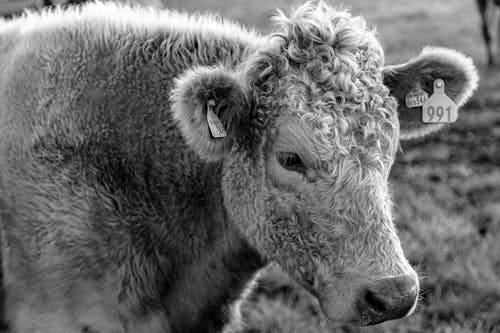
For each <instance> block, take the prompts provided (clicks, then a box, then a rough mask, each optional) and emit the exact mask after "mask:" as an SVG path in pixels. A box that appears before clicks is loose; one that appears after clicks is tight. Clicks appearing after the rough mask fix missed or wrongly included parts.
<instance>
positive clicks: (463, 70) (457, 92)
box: [384, 47, 479, 140]
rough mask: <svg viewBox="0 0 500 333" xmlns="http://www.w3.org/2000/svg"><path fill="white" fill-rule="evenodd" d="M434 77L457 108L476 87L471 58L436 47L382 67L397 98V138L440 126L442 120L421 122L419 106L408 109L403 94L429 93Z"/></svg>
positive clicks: (426, 131)
mask: <svg viewBox="0 0 500 333" xmlns="http://www.w3.org/2000/svg"><path fill="white" fill-rule="evenodd" d="M436 79H442V80H443V81H444V83H445V93H446V94H447V95H448V97H449V98H451V99H452V100H453V101H455V103H456V104H457V106H458V107H460V106H462V105H463V104H464V103H465V102H466V101H467V99H469V97H470V96H471V95H472V93H473V92H474V90H475V89H476V88H477V82H478V79H479V77H478V74H477V70H476V68H475V67H474V64H473V63H472V59H470V58H469V57H466V56H465V55H463V54H461V53H459V52H457V51H454V50H450V49H446V48H437V47H427V48H424V50H423V51H422V53H421V54H420V55H419V56H418V57H416V58H415V59H412V60H410V61H409V62H407V63H404V64H401V65H396V66H387V67H386V68H385V69H384V84H385V85H386V86H387V87H388V88H389V89H390V91H391V94H392V95H393V96H394V97H395V98H396V99H397V101H398V117H399V124H400V128H401V132H400V133H401V137H400V138H401V140H404V139H409V138H414V137H418V136H422V135H426V134H428V133H431V132H434V131H436V130H438V129H440V128H441V127H442V126H443V124H442V123H433V124H425V123H423V122H422V107H421V106H420V107H415V108H410V107H407V106H406V104H405V98H406V95H408V94H409V93H410V92H412V91H415V90H417V89H422V90H424V91H425V92H426V93H427V94H428V96H431V95H432V93H433V87H434V81H435V80H436Z"/></svg>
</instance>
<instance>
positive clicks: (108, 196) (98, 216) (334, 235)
mask: <svg viewBox="0 0 500 333" xmlns="http://www.w3.org/2000/svg"><path fill="white" fill-rule="evenodd" d="M274 21H275V28H274V32H272V33H271V34H270V35H261V34H259V33H257V32H255V31H253V30H250V29H248V28H245V27H242V26H241V25H239V24H237V23H234V22H230V21H228V20H225V19H222V18H219V17H217V16H213V15H200V14H198V15H188V14H185V13H178V12H175V11H168V10H153V9H141V8H138V7H130V6H128V5H120V4H116V3H104V2H96V3H89V4H86V5H83V6H82V7H80V8H79V9H72V8H68V9H66V10H63V9H55V10H52V11H47V12H43V13H38V14H37V13H29V14H27V15H25V16H23V17H21V18H18V19H16V20H14V21H11V22H7V23H4V24H3V25H1V26H0V38H1V49H0V71H1V74H0V77H1V79H0V99H1V101H2V103H1V104H0V222H1V245H2V249H1V250H2V268H3V284H4V288H5V293H6V299H5V309H6V320H7V322H8V324H9V325H10V329H11V330H12V332H51V333H54V332H66V333H70V332H148V333H155V332H225V333H230V332H280V331H281V332H328V331H329V330H331V329H332V327H334V325H336V324H335V323H349V324H354V325H360V326H364V325H373V324H377V323H380V322H383V321H386V320H393V319H397V318H402V317H405V316H408V315H409V314H410V313H412V311H413V310H414V309H415V306H416V303H417V298H418V294H419V280H418V276H417V274H416V272H415V270H414V269H413V268H412V266H411V265H410V263H409V262H408V260H407V259H406V258H405V255H404V253H403V249H402V247H401V244H400V240H399V239H398V236H397V232H396V229H395V226H394V224H393V218H392V211H391V207H392V203H391V190H390V188H389V181H388V177H389V172H390V169H391V166H392V164H393V163H394V160H395V156H396V153H397V151H398V147H399V142H400V140H406V139H410V138H414V137H418V136H423V135H426V134H428V133H431V132H434V131H436V130H438V129H439V128H441V127H442V125H443V124H438V123H436V124H424V123H423V122H422V121H421V112H422V111H421V110H422V108H421V107H411V108H410V107H407V106H406V104H405V102H404V100H405V96H406V95H407V94H408V93H409V92H411V91H414V90H415V89H422V90H424V91H426V92H427V93H428V94H429V95H431V94H432V92H433V83H434V81H436V80H437V79H442V80H443V82H444V83H445V93H446V94H447V95H448V96H449V97H450V98H451V99H452V100H453V101H454V102H455V103H457V105H458V106H461V105H463V104H464V102H465V101H466V100H467V99H468V98H469V97H470V96H471V94H472V92H473V91H474V89H475V88H476V85H477V80H478V77H477V72H476V69H475V67H474V65H473V63H472V61H471V59H470V58H468V57H466V56H464V55H463V54H461V53H459V52H457V51H454V50H449V49H444V48H431V47H427V48H425V49H424V50H423V51H422V52H421V54H420V55H418V56H416V57H415V58H413V59H411V60H409V61H408V62H406V63H402V64H397V65H391V66H386V65H385V64H384V57H385V56H384V53H383V50H382V47H381V44H380V42H379V41H378V40H377V38H376V33H375V31H374V30H373V29H372V28H369V27H368V25H367V23H366V22H365V20H364V19H363V18H361V17H356V16H353V15H352V14H350V13H349V12H345V11H340V10H336V9H334V8H333V7H332V6H331V5H329V4H327V3H325V2H307V3H305V4H303V5H301V6H299V7H298V8H296V9H295V10H294V11H291V12H290V14H285V13H283V12H281V11H279V12H278V14H277V15H276V16H275V17H274Z"/></svg>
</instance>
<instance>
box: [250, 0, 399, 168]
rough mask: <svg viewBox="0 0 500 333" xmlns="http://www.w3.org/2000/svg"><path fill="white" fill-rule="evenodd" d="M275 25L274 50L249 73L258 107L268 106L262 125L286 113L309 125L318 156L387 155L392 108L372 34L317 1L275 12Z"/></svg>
mask: <svg viewBox="0 0 500 333" xmlns="http://www.w3.org/2000/svg"><path fill="white" fill-rule="evenodd" d="M273 20H274V21H275V22H276V25H277V28H278V29H277V30H278V31H277V32H275V33H274V34H273V35H272V41H273V43H272V44H273V47H272V48H270V49H268V50H265V51H262V52H260V53H259V54H258V55H256V57H255V58H254V59H253V61H252V62H251V63H250V68H249V73H250V77H251V80H250V81H251V85H253V86H254V87H256V88H258V89H256V90H255V91H254V94H256V96H255V97H256V101H257V103H259V104H261V105H263V106H265V108H267V110H258V111H257V112H258V115H257V117H258V119H259V120H260V121H261V123H265V122H267V121H268V120H269V119H271V118H273V117H276V116H278V115H279V114H281V113H282V110H287V111H286V112H292V113H295V114H298V115H299V116H300V117H301V119H302V120H304V121H305V122H306V123H307V124H308V126H310V127H312V130H313V135H314V136H315V137H316V138H317V139H316V141H317V145H316V147H315V148H316V149H318V150H321V151H323V152H327V151H330V152H333V151H334V152H337V154H341V155H344V156H346V155H349V154H351V153H352V149H353V148H355V149H356V151H357V152H361V156H364V158H363V159H364V160H379V159H380V158H374V157H373V156H372V157H371V158H369V157H368V155H372V153H375V152H374V151H373V150H371V149H370V147H375V146H377V147H380V146H382V147H383V148H382V150H384V151H386V150H387V149H389V150H392V148H391V147H392V146H393V144H394V138H395V135H396V132H397V130H396V128H395V124H394V121H393V120H391V118H393V116H394V111H395V104H394V103H395V102H394V100H393V99H392V98H391V97H390V96H389V91H388V89H387V88H386V87H385V86H384V84H383V80H382V69H383V66H384V52H383V50H382V47H381V45H380V43H379V41H378V40H377V39H376V33H375V31H374V29H370V28H368V26H367V23H366V21H365V20H364V19H363V18H361V17H355V16H352V15H351V14H350V13H349V12H346V11H337V10H335V9H334V8H332V7H331V6H330V5H329V4H327V3H325V2H322V1H319V2H306V3H305V4H303V5H301V6H300V7H299V8H297V9H296V10H295V11H293V13H292V14H291V15H290V16H287V15H285V14H284V13H283V12H281V11H278V14H277V15H276V16H275V17H274V18H273ZM278 96H281V97H278ZM369 150H371V152H369ZM367 154H368V155H367ZM323 155H328V154H323ZM357 155H359V154H357ZM363 164H364V163H363ZM376 164H377V163H376Z"/></svg>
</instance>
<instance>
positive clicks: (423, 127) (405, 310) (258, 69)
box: [172, 3, 477, 325]
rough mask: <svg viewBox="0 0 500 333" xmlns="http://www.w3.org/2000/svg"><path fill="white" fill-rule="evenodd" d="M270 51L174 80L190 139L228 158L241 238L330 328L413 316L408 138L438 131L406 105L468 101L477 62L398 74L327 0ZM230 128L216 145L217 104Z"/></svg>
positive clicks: (435, 58)
mask: <svg viewBox="0 0 500 333" xmlns="http://www.w3.org/2000/svg"><path fill="white" fill-rule="evenodd" d="M275 19H276V21H277V32H276V33H275V34H274V35H273V37H271V38H270V45H269V47H268V48H267V49H265V50H259V51H257V52H256V53H255V54H254V55H253V56H251V57H249V58H248V60H246V62H245V63H243V64H242V65H241V67H239V68H237V69H227V68H224V67H222V66H221V67H215V68H197V69H194V70H192V71H190V72H188V73H185V74H184V75H183V76H182V77H181V78H180V79H179V80H178V82H177V88H176V90H175V91H174V95H173V101H174V104H173V108H172V110H173V113H174V117H175V118H176V119H177V120H178V121H179V126H180V128H181V131H182V133H183V135H184V136H185V139H186V141H187V143H188V144H189V145H190V146H191V147H192V148H193V149H194V150H195V151H196V152H197V153H198V155H199V156H200V157H202V158H203V159H205V160H207V161H220V160H222V162H223V180H222V186H223V190H224V200H225V206H226V210H227V212H228V215H229V216H230V217H231V218H232V219H233V220H234V221H235V223H237V224H238V227H239V230H240V231H241V233H242V234H243V235H244V236H245V237H246V238H247V239H248V240H249V242H250V243H251V244H252V245H253V246H254V247H255V248H256V249H258V250H259V251H260V252H261V253H262V254H263V255H264V256H265V257H266V258H268V259H269V260H272V261H275V262H277V263H279V264H280V265H281V267H283V269H285V270H286V271H287V272H288V274H290V275H291V276H293V277H294V278H295V279H296V280H297V281H298V282H299V283H301V284H302V285H303V286H305V287H306V288H307V289H308V290H309V291H311V293H313V294H314V295H316V296H317V298H318V299H319V301H320V304H321V306H322V309H323V311H324V312H325V314H326V316H327V317H329V318H330V319H331V320H333V321H340V322H349V323H354V324H359V325H367V324H375V323H378V322H381V321H384V320H389V319H396V318H400V317H404V316H406V315H408V314H409V313H411V312H412V311H413V309H414V308H415V305H416V300H417V296H418V291H419V283H418V277H417V274H416V273H415V271H414V270H413V269H412V267H411V266H410V265H409V263H408V261H407V260H406V258H405V255H404V253H403V250H402V248H401V245H400V241H399V239H398V236H397V233H396V230H395V228H394V225H393V221H392V216H391V207H392V202H391V192H390V188H389V183H388V177H389V172H390V169H391V166H392V164H393V162H394V158H395V155H396V151H397V150H398V147H399V140H402V139H407V138H411V137H417V136H420V135H424V134H427V133H430V132H432V131H435V130H437V129H438V128H439V127H440V125H427V124H424V123H422V121H421V120H420V118H421V108H419V107H417V108H406V106H405V102H404V98H405V95H406V94H407V93H408V92H410V91H412V90H413V89H416V88H420V89H423V90H425V91H427V92H428V94H429V95H431V94H432V87H433V82H434V80H436V79H438V78H440V79H443V80H444V81H445V84H446V93H447V94H448V96H449V97H450V98H452V99H453V100H454V101H455V102H456V103H457V104H459V105H462V104H463V103H464V102H465V101H466V99H467V98H468V97H469V96H470V95H471V93H472V91H473V90H474V89H475V86H476V84H477V74H476V71H475V69H474V66H473V65H472V62H471V60H470V59H468V58H466V57H464V56H463V55H461V54H459V53H457V52H454V51H451V50H447V49H437V48H427V49H425V50H424V51H423V52H422V53H421V55H420V56H418V57H417V58H415V59H413V60H411V61H410V62H407V63H405V64H402V65H398V66H390V67H384V53H383V51H382V48H381V45H380V43H379V42H378V41H377V39H376V38H375V35H374V32H373V31H370V30H369V29H367V28H366V23H365V21H364V20H363V19H362V18H359V17H352V16H351V15H350V14H349V13H346V12H338V11H335V10H333V9H332V8H330V7H329V6H328V5H326V4H324V3H319V4H316V5H312V4H305V5H303V6H302V7H300V8H299V9H297V10H296V11H295V12H294V13H293V14H292V15H291V16H290V17H287V16H285V15H283V14H279V15H278V16H277V17H276V18H275ZM208 100H214V101H215V113H216V114H217V115H218V117H219V119H220V121H221V123H222V124H223V126H224V127H225V129H226V131H227V137H225V138H213V137H211V134H210V132H209V129H208V125H207V119H206V114H207V102H208Z"/></svg>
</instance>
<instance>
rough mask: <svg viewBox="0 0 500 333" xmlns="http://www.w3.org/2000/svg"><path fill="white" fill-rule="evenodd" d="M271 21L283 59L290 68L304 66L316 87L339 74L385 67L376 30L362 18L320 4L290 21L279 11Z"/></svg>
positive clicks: (308, 5) (309, 5)
mask: <svg viewBox="0 0 500 333" xmlns="http://www.w3.org/2000/svg"><path fill="white" fill-rule="evenodd" d="M273 21H274V22H275V23H276V26H277V27H278V31H277V32H276V33H274V34H273V36H274V37H278V38H280V39H282V46H281V49H282V51H283V53H284V54H283V55H284V56H285V57H286V58H287V59H288V60H289V61H290V62H291V64H294V65H299V66H300V65H304V66H305V69H308V70H309V71H310V72H311V74H313V77H315V78H318V79H319V82H318V83H321V84H325V83H328V82H327V81H328V80H327V77H329V76H332V75H335V74H338V73H341V72H342V73H346V72H347V73H352V74H353V75H355V74H356V73H358V72H360V71H367V70H374V71H380V70H381V68H382V67H383V65H384V52H383V50H382V47H381V45H380V43H379V42H378V40H377V39H376V38H375V34H376V33H375V30H374V29H369V28H368V27H367V23H366V21H365V20H364V19H363V18H362V17H355V16H352V15H351V14H350V13H349V12H347V11H339V10H335V9H334V8H333V7H331V6H330V5H329V4H327V3H325V2H323V1H319V2H306V3H304V4H303V5H302V6H300V7H299V8H297V9H296V10H295V11H293V12H292V14H291V15H290V16H289V17H288V16H287V15H285V14H284V13H283V12H282V11H278V14H277V15H276V16H274V17H273ZM320 65H321V66H322V67H321V66H320ZM318 74H319V75H318ZM325 88H326V89H329V88H330V87H328V86H326V87H325Z"/></svg>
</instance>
